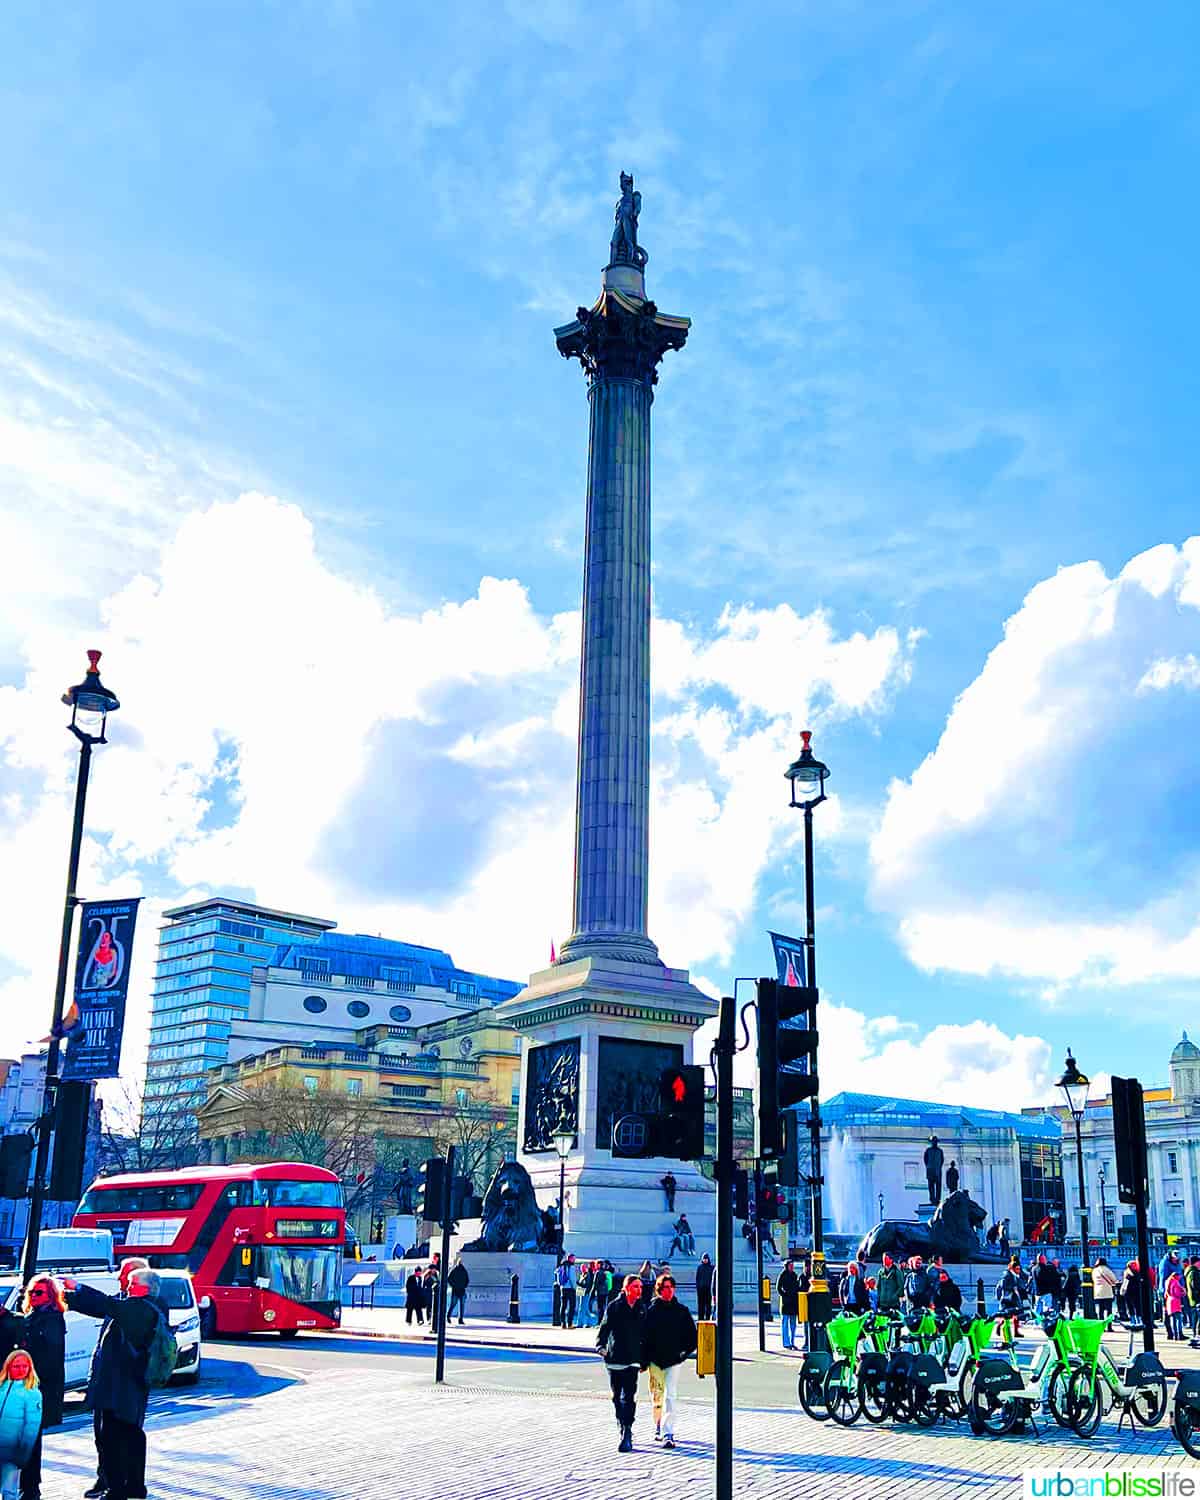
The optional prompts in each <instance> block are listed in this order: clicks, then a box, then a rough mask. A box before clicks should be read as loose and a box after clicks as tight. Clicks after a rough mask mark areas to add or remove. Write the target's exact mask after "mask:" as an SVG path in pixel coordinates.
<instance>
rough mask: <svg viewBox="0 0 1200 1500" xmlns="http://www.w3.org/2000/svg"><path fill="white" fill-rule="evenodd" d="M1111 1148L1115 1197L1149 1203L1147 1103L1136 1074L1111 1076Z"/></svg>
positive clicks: (1123, 1200) (1130, 1201) (1127, 1201)
mask: <svg viewBox="0 0 1200 1500" xmlns="http://www.w3.org/2000/svg"><path fill="white" fill-rule="evenodd" d="M1112 1111H1113V1149H1114V1151H1115V1153H1116V1158H1117V1200H1118V1202H1120V1203H1132V1204H1134V1205H1135V1206H1136V1205H1137V1203H1138V1201H1139V1200H1140V1201H1141V1202H1142V1203H1145V1204H1149V1202H1150V1192H1149V1176H1148V1174H1149V1163H1148V1160H1147V1155H1146V1107H1145V1103H1144V1101H1143V1095H1142V1086H1141V1084H1140V1083H1139V1082H1138V1081H1137V1079H1136V1078H1116V1077H1114V1078H1113V1081H1112Z"/></svg>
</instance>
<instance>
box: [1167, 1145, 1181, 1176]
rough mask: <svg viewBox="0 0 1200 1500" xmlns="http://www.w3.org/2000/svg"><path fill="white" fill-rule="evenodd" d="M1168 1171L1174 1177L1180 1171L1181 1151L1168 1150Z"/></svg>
mask: <svg viewBox="0 0 1200 1500" xmlns="http://www.w3.org/2000/svg"><path fill="white" fill-rule="evenodd" d="M1167 1171H1168V1172H1170V1174H1171V1176H1172V1177H1174V1175H1175V1173H1176V1172H1178V1171H1179V1153H1178V1152H1176V1151H1168V1152H1167Z"/></svg>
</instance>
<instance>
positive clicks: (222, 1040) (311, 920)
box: [145, 897, 336, 1130]
mask: <svg viewBox="0 0 1200 1500" xmlns="http://www.w3.org/2000/svg"><path fill="white" fill-rule="evenodd" d="M163 915H164V917H165V918H166V921H165V922H164V924H163V926H162V928H161V930H160V933H159V939H158V960H157V965H156V969H155V975H154V992H153V996H152V999H151V1013H150V1043H149V1051H148V1053H147V1058H146V1089H145V1098H146V1107H147V1108H148V1109H152V1110H154V1111H155V1113H156V1114H161V1113H167V1112H169V1113H171V1114H178V1116H179V1127H180V1129H183V1130H187V1129H190V1128H191V1126H192V1125H193V1124H194V1116H195V1108H196V1105H197V1104H198V1103H200V1102H201V1101H202V1100H203V1098H204V1095H205V1088H206V1079H205V1075H206V1073H207V1071H208V1069H209V1068H213V1067H217V1066H218V1065H219V1064H221V1063H223V1062H224V1061H225V1055H226V1052H227V1050H228V1046H229V1028H230V1026H231V1024H232V1023H233V1021H234V1019H235V1018H237V1017H238V1016H244V1015H245V1014H246V1011H247V1009H248V1008H249V1004H250V973H251V970H252V969H253V968H254V967H255V966H256V965H259V964H264V963H269V962H270V960H271V958H272V956H273V955H274V954H275V952H276V951H277V950H278V948H279V946H280V945H281V944H289V945H292V946H295V945H296V944H298V943H303V942H310V943H311V942H315V941H316V939H317V938H319V937H320V936H321V934H322V933H324V932H327V931H328V930H329V929H330V928H331V927H333V926H335V925H336V924H335V923H333V922H331V921H326V920H325V919H323V918H321V917H305V916H300V915H298V914H297V913H294V912H285V911H277V910H275V909H274V908H272V907H268V906H256V905H252V904H251V903H249V902H245V901H234V900H231V899H229V898H227V897H213V898H211V899H208V900H205V901H196V902H193V903H191V904H189V905H187V906H176V907H174V908H172V909H171V910H170V911H167V912H164V913H163Z"/></svg>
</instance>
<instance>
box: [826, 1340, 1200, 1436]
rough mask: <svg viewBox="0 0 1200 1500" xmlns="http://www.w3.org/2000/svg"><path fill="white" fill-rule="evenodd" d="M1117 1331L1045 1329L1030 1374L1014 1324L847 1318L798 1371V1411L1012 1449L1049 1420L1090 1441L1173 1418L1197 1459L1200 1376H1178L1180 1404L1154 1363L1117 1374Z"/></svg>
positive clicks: (1144, 1360)
mask: <svg viewBox="0 0 1200 1500" xmlns="http://www.w3.org/2000/svg"><path fill="white" fill-rule="evenodd" d="M1110 1322H1111V1319H1099V1318H1073V1319H1071V1318H1059V1317H1047V1318H1046V1319H1045V1320H1044V1321H1043V1323H1042V1328H1043V1330H1044V1332H1045V1334H1046V1339H1045V1342H1044V1344H1043V1345H1042V1346H1041V1347H1040V1348H1039V1349H1038V1351H1037V1353H1036V1354H1035V1355H1034V1358H1033V1361H1032V1363H1023V1362H1021V1361H1020V1360H1019V1359H1018V1357H1017V1344H1016V1339H1015V1337H1014V1330H1013V1323H1012V1320H1011V1319H1008V1318H998V1317H963V1316H960V1315H959V1314H957V1313H954V1312H941V1313H936V1314H935V1313H933V1312H930V1311H925V1312H921V1313H910V1314H908V1315H907V1316H905V1317H898V1316H896V1315H894V1314H888V1313H866V1314H863V1315H862V1316H858V1317H854V1316H848V1315H846V1314H841V1315H839V1316H838V1317H836V1318H834V1319H833V1321H832V1322H831V1323H829V1324H827V1325H826V1333H827V1334H828V1337H829V1349H828V1350H813V1351H811V1352H809V1353H808V1354H806V1355H805V1357H804V1362H803V1364H802V1365H801V1367H800V1381H799V1395H800V1405H801V1406H802V1407H803V1408H804V1410H805V1412H806V1413H807V1414H808V1416H810V1417H811V1418H812V1419H813V1420H814V1421H817V1422H824V1421H828V1420H830V1419H832V1420H833V1421H834V1422H838V1423H840V1424H841V1425H843V1426H849V1425H850V1424H851V1423H853V1422H856V1421H857V1420H858V1418H859V1417H863V1418H865V1420H866V1421H868V1422H873V1423H882V1422H901V1423H907V1422H911V1423H913V1424H915V1425H916V1426H918V1427H933V1426H934V1425H935V1424H936V1423H938V1422H943V1421H962V1420H964V1419H965V1420H966V1421H967V1422H969V1424H970V1426H971V1429H972V1431H973V1432H975V1433H978V1434H984V1433H986V1434H989V1435H991V1436H993V1437H1005V1436H1007V1435H1008V1434H1009V1433H1020V1432H1026V1431H1029V1430H1032V1431H1033V1432H1035V1433H1036V1432H1037V1416H1038V1414H1039V1413H1043V1412H1046V1411H1048V1412H1049V1413H1050V1415H1051V1416H1052V1417H1053V1418H1054V1420H1055V1422H1057V1423H1058V1424H1059V1425H1060V1426H1062V1427H1067V1428H1070V1429H1071V1430H1072V1431H1073V1432H1076V1433H1078V1434H1079V1436H1080V1437H1085V1438H1089V1437H1091V1436H1093V1434H1094V1433H1095V1432H1096V1430H1097V1429H1098V1428H1099V1426H1100V1423H1101V1422H1102V1421H1103V1420H1104V1418H1105V1417H1106V1416H1108V1415H1109V1414H1110V1413H1111V1412H1113V1411H1114V1410H1118V1409H1119V1421H1118V1429H1119V1428H1120V1426H1121V1425H1123V1424H1124V1423H1125V1422H1126V1421H1128V1422H1129V1424H1130V1426H1131V1427H1132V1428H1134V1429H1136V1428H1138V1427H1156V1426H1157V1425H1158V1424H1159V1423H1160V1422H1161V1421H1162V1420H1163V1418H1164V1417H1165V1416H1166V1414H1167V1410H1168V1406H1171V1408H1172V1410H1171V1429H1172V1431H1173V1432H1174V1434H1175V1437H1176V1438H1177V1439H1178V1441H1179V1442H1180V1443H1181V1444H1182V1445H1183V1447H1184V1448H1185V1449H1186V1451H1187V1452H1188V1453H1190V1454H1191V1456H1192V1457H1193V1458H1200V1370H1188V1371H1182V1372H1180V1373H1179V1377H1178V1380H1177V1382H1176V1385H1175V1391H1174V1401H1173V1403H1172V1402H1171V1401H1170V1399H1169V1394H1168V1385H1167V1380H1168V1374H1167V1371H1166V1370H1165V1369H1164V1368H1163V1366H1162V1364H1161V1362H1160V1361H1159V1358H1158V1356H1157V1354H1155V1353H1153V1352H1152V1351H1143V1352H1142V1353H1140V1354H1137V1355H1134V1354H1133V1352H1132V1335H1131V1348H1130V1351H1129V1357H1128V1359H1127V1361H1126V1362H1125V1363H1124V1364H1120V1365H1118V1364H1117V1363H1116V1362H1115V1361H1114V1360H1113V1358H1112V1356H1111V1354H1110V1353H1109V1352H1108V1350H1107V1349H1106V1348H1105V1347H1104V1344H1103V1337H1104V1334H1105V1332H1106V1331H1107V1329H1108V1327H1109V1324H1110Z"/></svg>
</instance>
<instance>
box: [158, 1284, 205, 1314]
mask: <svg viewBox="0 0 1200 1500" xmlns="http://www.w3.org/2000/svg"><path fill="white" fill-rule="evenodd" d="M158 1300H159V1301H160V1302H161V1303H162V1305H163V1306H164V1307H171V1308H180V1307H192V1306H193V1305H194V1304H195V1301H196V1294H195V1293H194V1292H193V1291H192V1282H191V1278H190V1277H188V1276H163V1277H161V1278H160V1280H159V1286H158Z"/></svg>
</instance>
